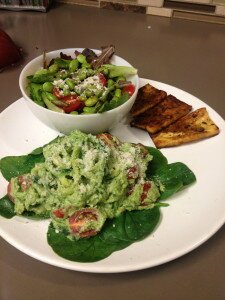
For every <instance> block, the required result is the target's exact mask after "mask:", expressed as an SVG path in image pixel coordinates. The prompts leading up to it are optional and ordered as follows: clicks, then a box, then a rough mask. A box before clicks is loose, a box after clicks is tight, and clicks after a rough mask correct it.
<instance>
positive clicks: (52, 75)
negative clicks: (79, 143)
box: [27, 46, 137, 114]
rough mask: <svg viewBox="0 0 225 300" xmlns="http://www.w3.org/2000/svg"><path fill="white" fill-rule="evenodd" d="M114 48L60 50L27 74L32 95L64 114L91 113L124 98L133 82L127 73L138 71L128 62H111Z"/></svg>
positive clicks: (128, 95)
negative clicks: (39, 67) (49, 59)
mask: <svg viewBox="0 0 225 300" xmlns="http://www.w3.org/2000/svg"><path fill="white" fill-rule="evenodd" d="M114 52H115V49H114V47H112V46H109V47H106V48H104V49H103V50H102V53H101V54H100V55H99V56H97V55H96V54H95V53H94V52H93V51H92V50H91V49H87V48H86V49H84V50H83V51H82V52H81V53H80V52H77V51H75V58H72V57H71V56H67V55H65V54H64V53H62V52H61V53H60V57H56V58H54V59H52V60H51V62H50V63H49V65H47V64H46V62H45V63H44V68H42V69H40V70H38V71H36V72H35V73H34V74H32V75H29V76H27V80H28V90H29V94H30V97H31V99H32V100H33V101H34V102H35V103H37V104H38V105H40V106H42V107H45V108H48V109H50V110H52V111H55V112H60V113H67V114H93V113H102V112H104V111H107V110H111V109H114V108H116V107H118V106H120V105H122V104H123V103H124V102H126V101H127V100H128V99H129V98H130V97H131V96H132V94H133V93H134V91H135V86H134V85H133V84H132V82H130V81H127V76H130V75H135V74H137V70H136V69H135V68H133V67H128V66H116V65H112V64H110V58H111V57H112V55H113V54H114Z"/></svg>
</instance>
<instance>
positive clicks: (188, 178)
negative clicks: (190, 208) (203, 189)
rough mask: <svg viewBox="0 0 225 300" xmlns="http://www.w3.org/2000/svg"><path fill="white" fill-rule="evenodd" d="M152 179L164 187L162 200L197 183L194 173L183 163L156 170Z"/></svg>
mask: <svg viewBox="0 0 225 300" xmlns="http://www.w3.org/2000/svg"><path fill="white" fill-rule="evenodd" d="M152 179H153V180H154V181H155V182H157V183H160V185H162V186H163V187H164V190H163V192H162V193H161V196H160V200H164V199H167V198H168V197H170V196H172V195H173V194H175V193H177V192H178V191H179V190H181V189H182V188H184V187H185V186H187V185H189V184H191V183H193V182H195V181H196V177H195V175H194V173H193V172H192V171H191V170H190V169H189V168H188V167H187V166H186V165H185V164H183V163H181V162H176V163H172V164H168V165H165V166H164V167H162V168H159V169H158V170H156V172H155V173H154V175H152Z"/></svg>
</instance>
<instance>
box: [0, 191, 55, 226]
mask: <svg viewBox="0 0 225 300" xmlns="http://www.w3.org/2000/svg"><path fill="white" fill-rule="evenodd" d="M14 207H15V204H14V203H13V202H12V201H11V200H10V199H9V197H8V196H7V195H5V196H4V197H3V198H1V199H0V216H2V217H4V218H6V219H11V218H12V217H14V216H15V215H16V213H15V212H14ZM21 216H22V217H25V218H27V219H32V220H43V219H49V218H50V216H49V214H48V213H46V214H42V215H36V214H35V213H34V212H32V211H25V212H24V213H23V214H22V215H21Z"/></svg>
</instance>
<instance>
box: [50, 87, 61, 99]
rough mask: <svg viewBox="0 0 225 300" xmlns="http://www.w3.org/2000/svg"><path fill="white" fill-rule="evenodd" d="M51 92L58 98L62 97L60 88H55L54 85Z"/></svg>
mask: <svg viewBox="0 0 225 300" xmlns="http://www.w3.org/2000/svg"><path fill="white" fill-rule="evenodd" d="M52 93H53V95H55V96H56V97H57V98H59V99H62V98H63V96H62V95H61V94H60V90H59V89H58V88H56V87H54V88H53V91H52Z"/></svg>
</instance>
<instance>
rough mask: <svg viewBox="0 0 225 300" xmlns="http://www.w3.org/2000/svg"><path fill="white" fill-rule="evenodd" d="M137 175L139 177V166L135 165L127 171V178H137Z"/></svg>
mask: <svg viewBox="0 0 225 300" xmlns="http://www.w3.org/2000/svg"><path fill="white" fill-rule="evenodd" d="M137 177H138V167H137V166H133V167H131V168H129V169H128V171H127V178H128V179H135V178H137Z"/></svg>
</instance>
